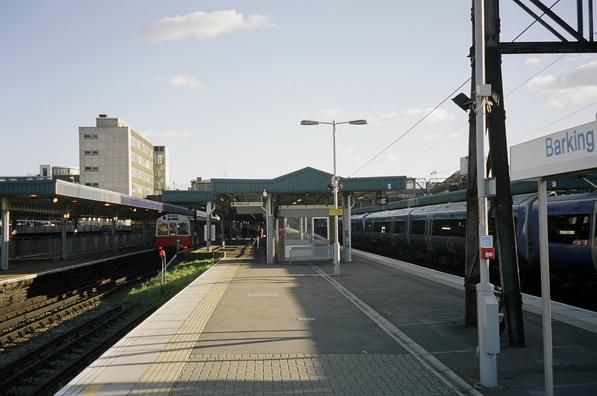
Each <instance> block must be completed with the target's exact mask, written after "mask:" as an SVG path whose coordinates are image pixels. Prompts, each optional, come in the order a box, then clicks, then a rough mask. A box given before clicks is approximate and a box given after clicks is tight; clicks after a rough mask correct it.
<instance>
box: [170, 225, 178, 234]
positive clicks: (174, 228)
mask: <svg viewBox="0 0 597 396" xmlns="http://www.w3.org/2000/svg"><path fill="white" fill-rule="evenodd" d="M168 226H169V230H170V235H171V236H175V235H176V228H177V227H176V223H169V224H168Z"/></svg>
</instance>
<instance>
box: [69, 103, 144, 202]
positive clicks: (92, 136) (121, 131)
mask: <svg viewBox="0 0 597 396" xmlns="http://www.w3.org/2000/svg"><path fill="white" fill-rule="evenodd" d="M79 165H80V172H81V176H80V177H81V184H84V185H87V186H92V187H99V188H103V189H106V190H111V191H116V192H119V193H122V194H127V195H132V196H135V197H142V198H143V197H146V196H147V195H151V194H153V192H154V147H153V145H152V144H151V143H150V142H149V141H148V140H147V139H145V138H144V137H143V136H141V135H140V134H139V133H137V132H135V131H134V130H133V129H131V128H130V127H129V126H128V125H127V124H126V123H125V122H124V121H122V120H121V119H119V118H109V117H108V116H107V115H106V114H100V115H99V117H98V118H96V125H95V126H94V127H79Z"/></svg>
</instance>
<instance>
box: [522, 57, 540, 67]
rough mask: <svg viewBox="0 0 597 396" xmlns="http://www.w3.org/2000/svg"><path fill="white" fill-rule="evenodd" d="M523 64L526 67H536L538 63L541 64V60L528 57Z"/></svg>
mask: <svg viewBox="0 0 597 396" xmlns="http://www.w3.org/2000/svg"><path fill="white" fill-rule="evenodd" d="M525 62H526V64H527V65H538V64H539V63H541V62H543V59H541V58H539V57H536V56H530V57H528V58H526V60H525Z"/></svg>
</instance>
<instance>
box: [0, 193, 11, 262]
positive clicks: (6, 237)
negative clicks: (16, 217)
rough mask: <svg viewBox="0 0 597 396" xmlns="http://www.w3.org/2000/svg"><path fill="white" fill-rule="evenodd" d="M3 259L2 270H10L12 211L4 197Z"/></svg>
mask: <svg viewBox="0 0 597 396" xmlns="http://www.w3.org/2000/svg"><path fill="white" fill-rule="evenodd" d="M1 249H2V260H1V261H0V270H2V271H7V270H8V254H9V252H10V211H9V210H8V199H6V198H5V197H2V246H1Z"/></svg>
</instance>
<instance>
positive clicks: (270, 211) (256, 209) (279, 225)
mask: <svg viewBox="0 0 597 396" xmlns="http://www.w3.org/2000/svg"><path fill="white" fill-rule="evenodd" d="M332 176H333V175H332V174H330V173H328V172H324V171H321V170H319V169H314V168H311V167H306V168H303V169H299V170H296V171H294V172H291V173H288V174H285V175H281V176H279V177H276V178H273V179H220V178H217V179H215V178H214V179H211V180H202V179H200V178H198V179H197V180H196V181H194V182H193V187H192V189H191V190H185V191H181V190H176V191H172V190H167V191H164V193H163V195H162V200H163V202H164V203H168V204H174V205H179V206H184V207H189V208H193V209H198V210H205V211H206V212H207V214H208V217H207V223H208V225H209V223H210V216H211V213H214V214H217V215H218V216H219V218H220V223H221V226H220V227H219V231H220V232H221V235H218V236H213V235H210V233H211V231H210V230H209V229H208V230H207V232H206V233H205V237H206V240H207V243H208V249H209V244H210V241H211V240H215V239H216V238H217V239H219V240H222V241H226V240H235V239H246V238H252V237H256V236H257V235H261V236H262V237H263V238H262V239H264V241H263V242H264V243H265V244H266V245H267V246H266V254H267V257H266V261H267V263H272V262H274V261H278V262H293V261H312V260H329V259H332V255H333V253H334V252H333V245H334V243H335V242H337V241H335V232H334V231H335V230H334V228H335V218H336V217H338V218H339V220H340V222H341V225H340V226H339V228H340V232H339V237H340V238H341V239H342V244H343V247H342V250H343V252H342V260H343V261H347V262H349V261H351V243H350V241H351V227H350V224H351V221H350V218H351V217H350V216H351V211H352V208H353V207H354V206H355V204H356V203H357V202H373V203H374V202H385V201H386V200H387V197H388V196H389V195H390V194H396V193H398V192H405V189H406V181H407V178H406V177H405V176H384V177H355V178H339V180H340V192H339V203H340V205H339V209H340V210H336V209H335V207H334V204H333V202H334V197H333V194H332V188H331V179H332Z"/></svg>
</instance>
